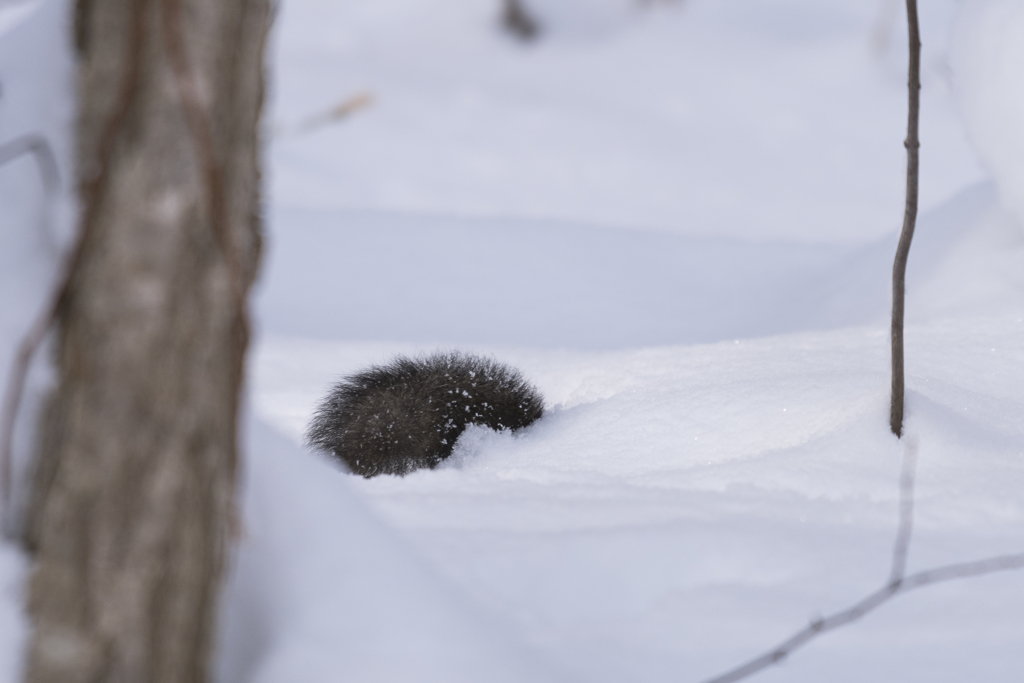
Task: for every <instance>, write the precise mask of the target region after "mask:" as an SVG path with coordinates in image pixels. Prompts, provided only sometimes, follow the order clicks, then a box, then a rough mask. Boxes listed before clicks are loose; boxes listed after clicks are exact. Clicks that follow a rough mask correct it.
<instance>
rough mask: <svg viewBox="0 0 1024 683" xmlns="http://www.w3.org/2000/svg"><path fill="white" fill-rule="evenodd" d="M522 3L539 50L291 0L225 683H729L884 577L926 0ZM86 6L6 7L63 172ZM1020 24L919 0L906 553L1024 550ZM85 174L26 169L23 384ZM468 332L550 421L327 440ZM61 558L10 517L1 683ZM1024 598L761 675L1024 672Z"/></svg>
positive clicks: (17, 310) (957, 590) (938, 618)
mask: <svg viewBox="0 0 1024 683" xmlns="http://www.w3.org/2000/svg"><path fill="white" fill-rule="evenodd" d="M526 4H527V6H528V7H529V8H530V9H531V10H532V11H533V12H534V13H535V14H536V16H537V18H538V20H539V21H540V22H541V23H542V25H543V27H544V31H543V33H542V37H541V39H540V40H539V41H537V42H535V43H532V44H522V43H519V42H517V41H516V40H514V39H513V38H511V37H509V36H507V35H505V34H504V33H503V32H502V31H501V30H500V28H499V27H498V25H497V14H498V6H499V3H498V2H497V0H346V2H344V3H342V2H330V1H328V0H285V2H283V3H282V4H281V5H280V10H279V15H278V21H277V26H276V28H275V32H274V35H273V37H272V41H271V47H272V58H271V67H272V83H271V89H270V92H271V98H270V101H269V102H268V109H267V114H268V116H267V118H268V119H269V123H268V126H267V155H266V158H267V161H268V169H267V177H268V193H267V194H268V197H267V204H266V212H265V215H266V223H267V230H268V235H267V245H268V248H267V254H266V261H265V264H264V271H263V274H262V277H261V281H260V283H259V286H258V292H257V295H256V313H257V324H258V328H259V334H258V338H257V341H256V343H255V345H254V349H253V354H252V355H251V358H250V380H249V387H248V392H247V395H248V409H247V416H246V420H245V424H246V426H245V435H246V438H245V442H246V444H245V459H244V472H243V487H242V491H243V496H242V501H241V504H242V507H243V518H244V532H243V534H242V539H241V541H240V543H239V546H238V548H237V552H236V554H235V557H234V561H233V563H232V570H231V575H230V577H229V581H228V586H227V590H226V592H225V595H224V598H223V603H222V615H223V628H222V635H221V642H220V648H219V656H218V661H217V665H216V678H217V679H218V680H221V681H225V682H230V683H235V682H239V683H240V682H242V681H256V682H259V683H277V682H282V683H283V682H285V681H289V682H290V681H310V682H313V683H315V682H316V681H335V680H348V681H359V682H372V683H376V682H378V681H381V682H384V681H416V682H419V681H424V682H434V681H437V682H442V681H443V682H446V683H461V682H465V683H470V682H478V681H510V682H511V681H531V682H532V681H565V682H569V681H573V682H575V681H580V682H582V681H588V682H595V683H598V682H608V683H612V682H616V683H618V682H622V681H630V682H633V681H636V682H638V683H646V682H651V683H653V682H656V681H659V682H660V681H680V680H682V681H700V680H704V679H706V678H708V677H710V676H712V675H714V674H716V673H719V672H721V671H723V670H725V669H727V668H730V667H732V666H735V665H737V664H739V663H741V662H742V661H744V660H745V659H747V658H749V657H752V656H754V655H756V654H759V653H761V652H762V651H764V650H765V649H767V648H768V647H769V646H771V645H774V644H775V643H776V642H778V641H780V640H782V639H783V638H784V637H786V636H787V635H789V634H790V633H792V632H793V631H795V630H796V629H798V628H800V627H802V626H803V625H805V624H806V623H807V622H808V620H809V619H813V618H815V617H817V616H821V615H825V614H828V613H830V612H833V611H835V610H838V609H841V608H843V607H845V606H847V605H849V604H851V603H852V602H854V601H856V600H857V599H859V598H860V597H862V596H863V595H864V594H866V593H867V592H868V591H871V590H873V589H875V588H877V587H879V586H880V585H882V583H883V582H884V581H885V580H886V579H887V577H888V571H889V561H890V555H891V551H892V544H893V540H894V534H895V527H896V519H897V500H898V477H899V470H900V458H901V454H902V448H903V446H902V444H901V443H900V442H899V441H898V440H896V439H895V437H893V436H892V435H891V434H890V433H889V429H888V392H889V377H888V367H889V353H888V320H887V319H888V315H889V306H890V293H889V284H888V279H889V277H890V271H891V262H892V261H891V260H892V254H893V251H894V248H895V243H896V231H897V229H898V228H899V225H900V223H901V220H902V215H903V193H904V189H905V187H904V182H905V156H904V151H903V147H902V140H903V137H904V135H905V126H906V85H905V83H906V73H905V68H906V66H905V65H906V40H905V23H903V21H902V20H901V19H900V17H901V12H902V3H899V2H898V1H897V0H879V1H878V2H864V1H863V0H686V1H678V2H662V3H651V5H652V6H651V7H649V8H647V9H644V8H642V7H641V6H640V3H634V2H632V0H526ZM67 7H68V5H67V3H66V1H65V0H42V1H41V2H30V3H26V2H5V3H0V84H2V86H3V94H2V95H3V96H2V98H0V144H2V143H3V142H5V141H7V140H10V139H12V138H13V137H15V136H17V135H19V134H22V133H25V132H31V131H41V132H43V133H45V134H46V135H47V137H48V138H49V139H50V140H51V142H52V144H53V145H54V147H55V149H56V151H57V153H58V156H59V158H60V160H61V163H62V169H63V172H64V177H65V179H66V178H68V177H69V170H70V163H69V158H70V153H69V145H68V140H69V139H70V136H69V135H68V130H69V124H70V120H71V115H70V112H71V101H72V100H71V94H70V93H71V88H70V77H69V76H70V73H71V70H70V56H69V53H68V49H67V46H66V45H65V44H64V42H63V41H64V36H65V30H66V29H65V25H64V24H65V22H66V18H67ZM1021 16H1022V15H1021V12H1020V5H1019V3H1018V2H1016V1H1015V0H964V1H963V2H957V1H956V0H929V1H927V2H922V3H921V19H922V31H923V35H924V73H923V82H924V88H923V91H922V185H921V198H922V206H921V214H920V219H919V222H918V229H917V235H916V237H915V242H914V246H913V249H912V251H911V257H910V266H909V272H908V300H907V316H908V329H907V356H906V357H907V374H908V398H907V437H906V439H907V440H908V441H909V440H912V441H914V442H916V443H917V444H918V445H919V470H918V471H919V475H918V480H917V484H918V489H917V496H916V503H917V505H916V510H915V532H914V538H913V543H912V547H911V553H910V564H909V570H910V571H915V570H918V569H923V568H927V567H931V566H935V565H939V564H946V563H951V562H959V561H964V560H972V559H978V558H983V557H988V556H991V555H999V554H1004V553H1011V552H1021V551H1024V502H1022V499H1021V496H1020V491H1021V490H1022V488H1024V341H1022V339H1024V268H1021V263H1024V232H1022V227H1021V226H1022V220H1021V216H1022V215H1024V213H1022V207H1024V200H1022V199H1021V195H1020V194H1019V189H1020V188H1021V187H1024V171H1022V169H1024V143H1021V140H1022V138H1021V135H1022V133H1021V131H1022V130H1024V126H1022V124H1024V109H1022V107H1021V104H1020V102H1021V100H1020V97H1021V95H1020V93H1021V92H1024V90H1022V89H1021V88H1020V87H1019V78H1020V74H1021V70H1020V69H1018V68H1016V67H1015V66H1014V65H1015V64H1017V62H1019V56H1020V54H1021V52H1020V47H1019V46H1020V45H1024V23H1022V21H1021ZM1014 60H1017V61H1014ZM361 94H368V95H369V100H368V102H369V104H368V105H366V106H363V107H361V108H356V109H355V110H354V111H353V112H352V113H350V114H349V115H348V116H347V117H345V118H342V119H340V120H337V121H334V122H331V123H327V124H323V125H319V126H316V125H311V122H315V121H318V120H319V121H322V120H323V117H322V116H320V115H322V114H323V113H324V112H326V111H327V110H329V109H330V108H331V107H333V106H335V105H337V104H338V103H339V102H344V101H347V100H350V99H351V98H353V97H355V96H358V95H361ZM954 96H955V99H954ZM318 116H320V118H319V119H318V118H317V117H318ZM1018 143H1021V144H1018ZM66 184H67V183H66V182H65V185H66ZM71 205H72V204H71V201H70V199H69V198H68V197H67V196H65V197H63V198H61V200H60V202H59V205H58V206H57V207H51V208H50V210H49V212H47V211H44V210H43V208H42V207H43V197H42V194H41V191H40V189H39V182H38V176H37V175H36V174H35V168H34V167H33V166H32V163H31V161H30V160H29V159H23V160H21V161H18V162H15V163H12V164H8V165H6V166H3V167H0V221H2V222H3V227H2V229H0V310H2V311H3V315H2V316H0V362H2V369H0V378H2V379H4V380H6V377H7V372H8V368H9V359H10V357H11V354H12V353H13V349H14V347H15V345H16V344H17V341H18V339H19V338H20V335H21V334H22V333H23V331H24V330H25V329H26V327H27V325H28V324H29V321H30V320H31V318H32V316H33V315H34V314H35V312H36V311H37V310H38V307H39V305H40V303H41V301H42V297H43V295H44V293H45V291H46V288H47V286H48V282H49V279H50V278H51V277H52V274H53V267H54V263H55V254H56V250H57V249H59V247H60V245H62V244H63V243H64V242H65V241H66V235H67V234H68V230H67V228H68V226H69V225H70V224H71V223H72V221H71V220H70V216H71V213H72V212H71V211H69V210H68V208H67V207H69V206H71ZM438 348H441V349H450V348H459V349H464V350H467V351H473V352H478V353H484V354H489V355H492V356H494V357H495V358H497V359H499V360H502V361H506V362H509V363H511V364H513V365H515V366H516V367H518V368H519V369H521V370H522V372H523V373H524V375H526V377H527V378H529V379H530V380H531V381H532V382H534V383H535V384H536V385H537V387H538V388H539V389H540V390H541V392H542V393H543V394H544V396H545V407H546V415H545V416H544V418H542V419H541V420H540V421H539V422H538V423H536V424H535V425H533V426H532V427H530V428H528V429H526V430H524V431H522V432H521V433H518V434H515V435H511V434H496V433H493V432H490V431H488V430H484V429H479V428H471V429H469V430H467V432H466V433H465V434H464V435H463V437H462V438H461V439H460V440H459V442H458V444H457V447H456V452H455V454H454V455H453V456H452V457H451V458H450V459H449V460H448V461H446V462H445V463H444V464H443V465H442V466H441V467H439V468H438V469H436V470H432V471H420V472H415V473H413V474H410V475H408V476H406V477H401V478H399V477H377V478H374V479H370V480H366V479H362V478H359V477H355V476H353V475H351V474H348V473H346V472H344V471H343V469H342V468H341V467H340V466H338V465H337V464H335V463H333V462H332V461H331V460H330V459H329V458H328V457H327V456H325V455H323V454H316V453H310V452H308V451H307V450H305V449H304V448H303V446H302V434H303V431H304V429H305V425H306V423H307V421H308V419H309V417H310V415H311V413H312V411H313V410H314V409H315V406H316V404H317V402H318V401H319V400H320V399H321V398H322V396H323V395H324V393H325V392H326V391H327V389H328V387H329V386H330V385H331V384H332V383H333V382H334V381H336V380H337V379H338V378H339V377H341V376H344V375H345V374H347V373H350V372H353V371H356V370H359V369H362V368H364V367H366V366H367V365H369V364H372V363H378V362H384V361H387V360H388V359H389V358H391V357H393V355H394V354H398V353H402V354H410V355H415V354H419V353H427V352H430V351H432V350H435V349H438ZM46 375H47V373H46V367H45V363H42V362H40V363H39V367H37V368H36V369H35V371H34V373H33V376H32V378H33V379H32V382H31V385H30V395H29V401H28V406H27V410H26V411H25V415H23V416H22V419H21V421H20V423H19V431H18V438H17V445H18V453H19V462H21V463H24V462H25V461H26V459H27V454H28V453H29V452H30V451H31V440H32V439H31V436H32V435H31V431H32V430H31V421H32V414H33V411H34V410H35V408H34V406H36V405H38V401H39V397H40V396H42V395H43V393H44V392H45V389H46V386H47V383H46ZM28 566H29V563H28V562H27V561H26V558H24V557H23V556H22V555H21V553H20V552H19V551H18V550H16V549H15V548H14V547H13V546H11V545H9V544H8V545H4V546H2V547H0V680H11V681H13V680H14V679H15V678H17V677H18V667H19V665H20V655H19V652H20V649H21V646H22V643H23V641H24V638H25V635H26V633H27V627H26V624H25V620H24V618H23V617H22V615H21V606H20V605H21V599H22V597H23V595H22V593H23V590H24V588H23V586H24V580H25V576H26V569H27V567H28ZM1021 615H1024V572H1008V573H1003V574H998V575H992V576H988V577H984V578H979V579H971V580H964V581H958V582H952V583H948V584H944V585H940V586H935V587H931V588H927V589H922V590H920V591H917V592H914V593H911V594H908V595H906V596H904V597H900V598H898V599H897V600H896V601H895V602H893V603H892V604H889V605H887V606H885V607H883V608H881V609H879V610H878V611H877V612H875V613H872V614H871V615H869V616H867V617H865V618H864V619H863V620H862V621H860V622H858V623H856V624H854V625H852V626H849V627H847V628H845V629H842V630H840V631H837V632H835V633H831V634H828V635H826V636H824V637H822V638H821V639H820V640H818V641H815V642H814V643H812V644H811V645H809V646H807V647H806V648H805V649H803V650H801V651H799V652H798V653H797V654H795V655H794V656H793V657H791V658H789V659H788V660H787V661H785V662H784V663H782V664H781V665H779V666H776V667H773V668H771V669H769V670H767V671H766V672H764V673H762V674H760V675H759V680H764V681H795V682H803V681H806V682H812V681H815V682H816V681H822V680H828V681H830V682H833V683H843V682H846V681H850V682H851V683H852V682H853V681H858V682H860V681H865V680H898V681H904V682H917V681H920V682H922V683H923V682H925V681H927V682H928V683H933V682H939V683H942V682H949V683H953V682H956V683H962V682H963V681H967V680H971V681H973V680H978V681H986V682H996V683H1001V682H1006V683H1011V682H1012V683H1017V682H1018V681H1020V680H1021V677H1022V676H1024V617H1022V616H1021Z"/></svg>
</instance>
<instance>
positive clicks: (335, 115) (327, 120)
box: [278, 92, 373, 135]
mask: <svg viewBox="0 0 1024 683" xmlns="http://www.w3.org/2000/svg"><path fill="white" fill-rule="evenodd" d="M371 104H373V95H372V94H371V93H369V92H361V93H358V94H355V95H353V96H351V97H347V98H345V99H344V100H341V101H340V102H338V103H337V104H335V105H334V106H332V107H331V108H330V109H327V110H326V111H322V112H319V113H317V114H314V115H312V116H309V117H306V118H305V119H303V120H302V121H300V122H299V123H297V124H295V126H294V127H290V128H285V129H282V130H279V131H278V135H288V134H291V135H300V134H302V133H308V132H310V131H312V130H315V129H317V128H321V127H323V126H326V125H329V124H331V123H334V122H336V121H340V120H342V119H345V118H348V117H349V116H351V115H352V114H354V113H356V112H357V111H359V110H360V109H365V108H366V107H369V106H370V105H371Z"/></svg>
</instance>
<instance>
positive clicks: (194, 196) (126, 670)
mask: <svg viewBox="0 0 1024 683" xmlns="http://www.w3.org/2000/svg"><path fill="white" fill-rule="evenodd" d="M269 20H270V7H269V1H268V0H79V2H78V5H77V7H76V11H75V31H74V40H75V44H76V47H77V49H78V54H79V84H78V87H79V120H78V179H79V186H80V194H81V204H82V219H81V220H82V225H81V230H82V241H81V243H80V248H79V249H78V250H77V251H76V253H75V257H74V259H73V264H72V268H71V269H70V273H71V275H70V278H69V280H68V286H67V287H65V288H64V290H63V292H62V294H61V296H60V298H59V302H58V305H57V309H56V310H57V319H58V324H59V328H58V337H57V357H56V365H57V368H58V372H59V383H58V387H57V389H56V390H55V392H54V395H53V397H52V400H51V401H50V405H49V407H48V409H47V411H46V416H45V418H44V420H43V423H42V424H41V430H40V431H41V438H40V452H39V456H38V464H37V473H36V477H35V481H34V489H33V495H32V503H31V506H30V511H29V516H28V525H27V528H26V532H25V536H26V544H27V546H28V547H29V549H30V550H31V551H32V552H33V553H34V557H35V566H34V570H33V575H32V578H31V582H30V587H29V600H28V609H29V614H30V617H31V619H32V621H33V635H32V640H31V643H30V648H29V655H28V661H27V669H26V676H27V680H28V681H31V682H32V683H44V682H45V683H49V682H51V681H52V682H57V681H61V682H62V683H68V682H76V681H81V682H83V683H85V682H93V681H117V682H119V683H129V682H135V681H140V682H141V681H146V682H147V683H150V682H152V683H163V682H170V681H189V682H201V681H204V680H206V679H207V677H208V667H209V657H210V652H211V648H212V636H213V633H214V630H215V617H216V613H215V608H216V604H217V600H216V595H217V590H218V587H219V583H220V578H221V574H222V569H223V566H224V563H225V559H226V553H227V550H228V544H229V541H230V535H231V531H230V529H231V526H232V520H233V519H234V489H235V481H236V470H237V439H236V429H237V419H238V408H239V396H240V389H241V381H242V371H243V361H244V354H245V351H246V346H247V341H248V327H247V322H246V320H247V319H246V313H245V298H246V294H247V292H248V289H249V286H250V284H251V282H252V279H253V277H254V275H255V271H256V265H257V261H258V255H259V246H260V237H259V221H258V215H259V196H258V188H259V140H258V134H257V127H258V121H259V114H260V107H261V104H262V99H263V56H262V55H263V46H264V42H265V38H266V32H267V27H268V24H269Z"/></svg>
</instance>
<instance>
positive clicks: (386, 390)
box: [306, 353, 544, 477]
mask: <svg viewBox="0 0 1024 683" xmlns="http://www.w3.org/2000/svg"><path fill="white" fill-rule="evenodd" d="M543 413H544V402H543V399H542V398H541V395H540V393H539V392H538V391H537V389H536V388H534V387H533V386H532V385H531V384H529V383H528V382H527V381H526V380H525V379H523V376H522V375H520V374H519V371H518V370H515V369H514V368H511V367H509V366H508V365H504V364H502V363H498V362H497V361H494V360H491V359H489V358H482V357H480V356H474V355H470V354H465V353H436V354H434V355H432V356H428V357H425V358H419V359H410V358H406V357H404V356H399V357H397V358H395V359H394V360H393V361H391V362H390V363H389V364H387V365H382V366H376V367H372V368H369V369H367V370H364V371H362V372H360V373H358V374H356V375H352V376H351V377H347V378H345V379H343V380H342V381H341V382H339V383H338V384H336V385H335V386H334V388H333V389H331V393H330V394H328V395H327V398H325V399H324V401H323V403H321V404H320V407H319V408H318V409H317V411H316V415H315V416H314V417H313V421H312V422H311V423H310V425H309V430H308V432H307V433H306V439H307V441H308V443H309V444H310V445H311V446H313V447H314V448H318V449H321V450H324V451H329V452H331V453H334V455H336V456H337V457H338V458H340V459H341V460H342V461H344V462H345V463H346V464H347V465H348V466H349V468H350V469H351V470H352V471H353V472H355V473H356V474H361V475H363V476H364V477H373V476H376V475H378V474H407V473H408V472H411V471H412V470H415V469H420V468H423V467H430V468H434V467H436V466H437V465H438V463H440V462H441V461H442V460H444V459H445V458H447V457H448V456H449V455H451V453H452V448H453V447H454V446H455V440H456V439H458V438H459V435H460V434H462V432H463V430H465V428H466V425H468V424H476V425H485V426H487V427H490V428H491V429H496V430H503V429H510V430H512V431H515V430H517V429H522V428H523V427H526V426H527V425H529V424H531V423H532V422H534V421H535V420H537V419H538V418H539V417H541V415H543Z"/></svg>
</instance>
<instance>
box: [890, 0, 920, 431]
mask: <svg viewBox="0 0 1024 683" xmlns="http://www.w3.org/2000/svg"><path fill="white" fill-rule="evenodd" d="M907 23H908V25H909V27H910V28H909V34H910V69H909V71H910V76H909V78H908V83H907V87H908V90H909V98H910V106H909V111H908V114H907V139H906V141H905V142H904V143H903V145H904V146H905V147H906V148H907V201H906V206H905V208H904V211H903V231H902V232H901V233H900V241H899V244H898V245H897V247H896V259H895V261H894V262H893V264H892V403H891V404H890V407H889V428H890V429H892V433H893V434H895V435H896V436H900V435H902V433H903V386H904V382H903V305H904V301H905V299H906V295H905V291H904V290H905V283H906V278H907V255H908V254H909V253H910V242H911V240H912V239H913V238H914V224H915V223H916V222H917V182H918V149H919V148H920V146H921V145H920V142H919V141H918V138H917V129H918V121H919V119H920V113H921V32H920V30H919V28H918V24H917V0H907Z"/></svg>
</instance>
